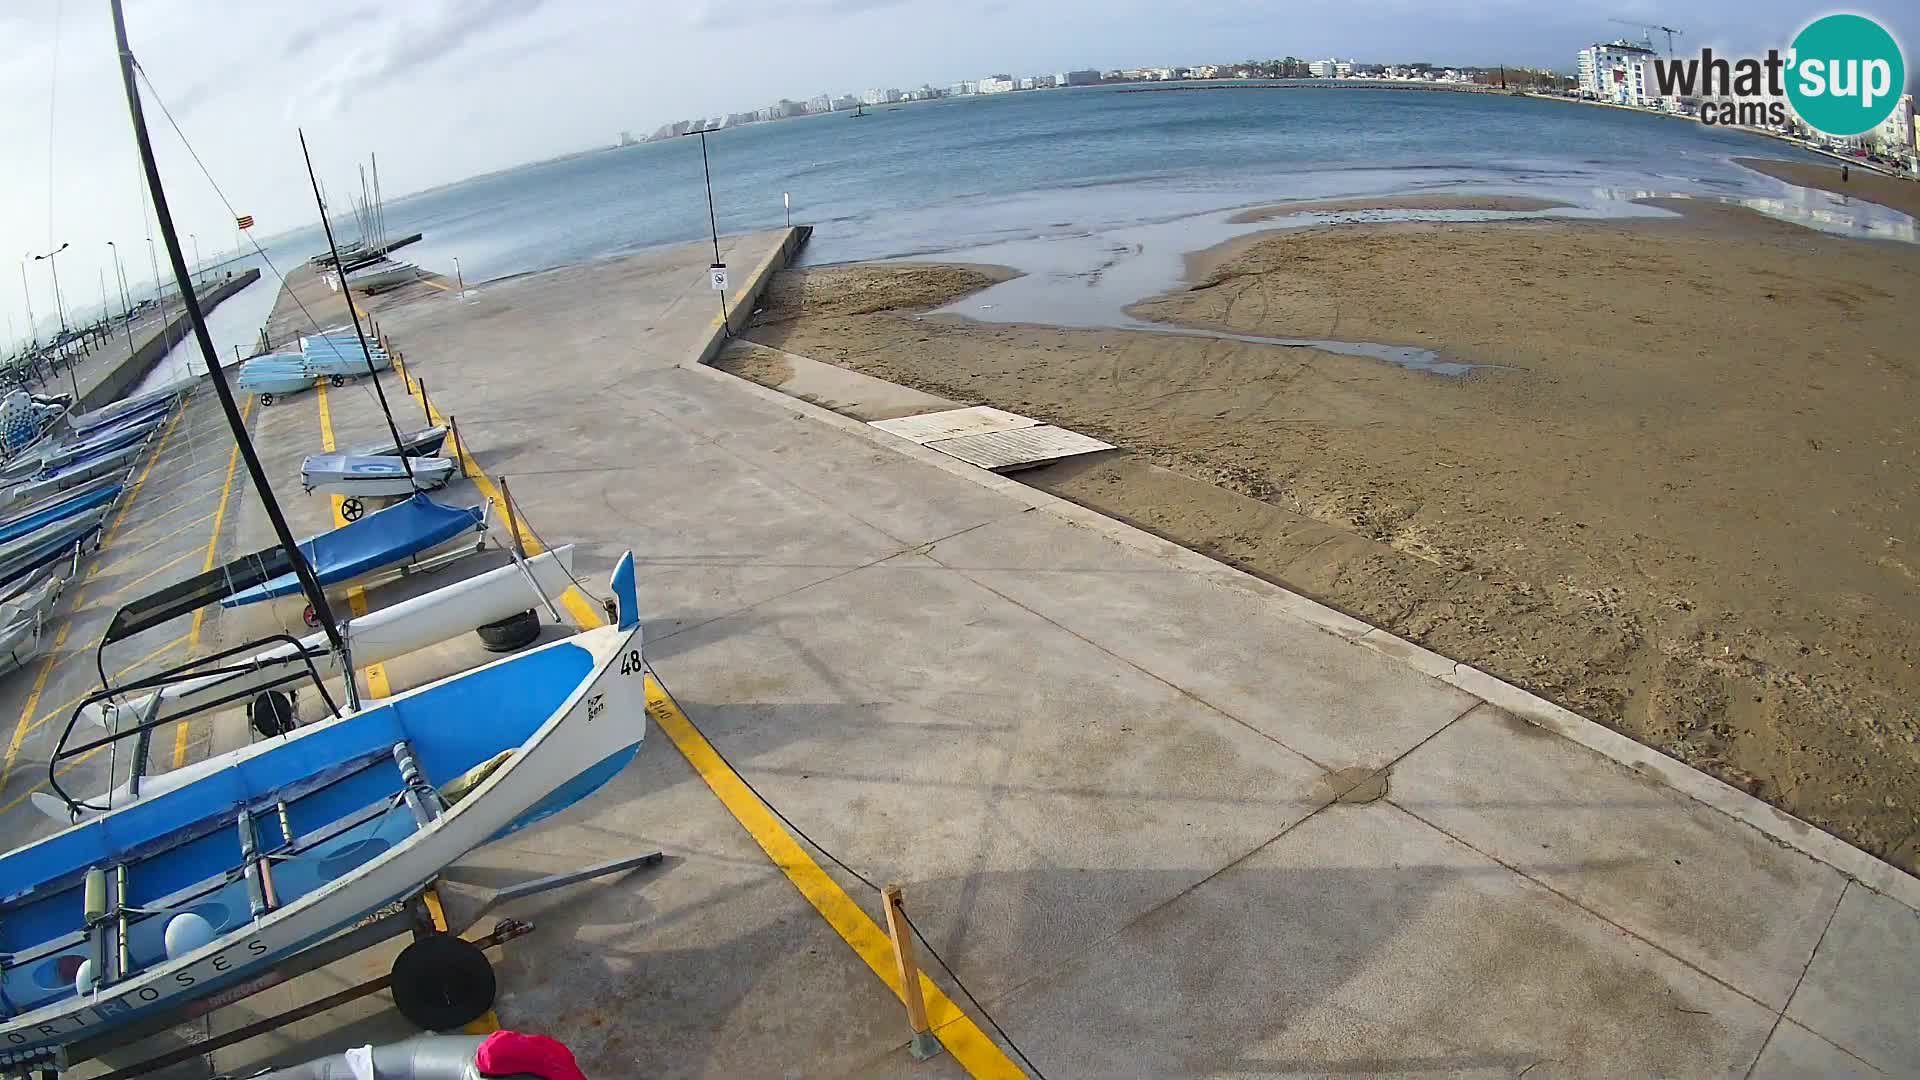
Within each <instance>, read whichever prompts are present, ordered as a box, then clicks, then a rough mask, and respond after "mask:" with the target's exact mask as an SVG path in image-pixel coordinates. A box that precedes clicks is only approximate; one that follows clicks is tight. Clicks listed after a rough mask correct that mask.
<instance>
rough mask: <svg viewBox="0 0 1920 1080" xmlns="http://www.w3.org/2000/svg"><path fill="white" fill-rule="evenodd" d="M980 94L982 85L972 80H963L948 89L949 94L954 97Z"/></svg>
mask: <svg viewBox="0 0 1920 1080" xmlns="http://www.w3.org/2000/svg"><path fill="white" fill-rule="evenodd" d="M979 92H980V84H979V83H977V82H975V81H973V80H972V79H963V80H961V81H960V82H957V83H954V84H953V85H952V86H950V87H948V88H947V93H949V94H952V95H953V96H954V97H966V96H967V95H969V94H977V93H979Z"/></svg>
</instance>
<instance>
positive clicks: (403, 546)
mask: <svg viewBox="0 0 1920 1080" xmlns="http://www.w3.org/2000/svg"><path fill="white" fill-rule="evenodd" d="M492 505H493V504H492V503H488V504H487V505H485V506H468V507H464V508H462V507H453V506H442V505H440V504H439V503H437V502H434V501H433V500H432V499H429V498H427V497H426V496H425V495H415V496H413V497H412V498H410V499H408V500H406V501H405V502H401V503H395V504H394V505H392V506H389V507H387V508H386V509H384V510H377V511H375V512H373V513H371V514H368V515H367V516H365V517H363V518H361V519H360V520H358V521H355V522H352V523H350V524H347V525H343V526H341V527H340V528H338V529H335V530H333V531H332V532H326V533H321V534H320V535H319V536H315V537H310V538H308V539H306V540H302V541H301V542H300V554H301V555H303V556H304V557H305V558H306V561H307V564H308V565H309V566H310V567H312V570H313V578H314V580H315V581H316V582H318V583H319V584H320V585H321V586H322V587H325V586H328V585H337V584H342V583H345V582H349V581H352V580H354V579H356V578H359V577H363V576H365V575H367V574H371V573H373V572H374V571H376V570H381V569H384V568H386V567H389V566H393V565H395V564H397V563H400V562H402V561H404V560H407V559H411V558H413V557H415V556H417V555H420V554H422V553H423V552H426V551H429V550H431V549H433V548H436V547H439V546H440V545H442V544H445V543H447V542H448V541H450V540H453V539H455V538H456V537H458V536H460V535H461V534H463V533H469V532H471V533H475V534H481V535H484V534H485V533H486V530H487V517H488V514H489V513H490V511H491V509H492ZM300 591H301V590H300V581H299V579H298V578H297V577H296V576H295V575H293V574H291V573H287V574H281V575H280V576H278V577H275V578H273V579H271V580H269V581H264V582H261V583H260V584H258V585H255V586H253V587H252V588H248V589H243V590H241V591H240V592H237V593H234V594H233V595H232V596H229V597H227V598H226V599H224V600H221V601H220V604H221V606H223V607H230V608H231V607H243V606H245V605H247V604H257V603H260V602H261V601H263V600H271V599H273V598H275V597H279V596H293V595H295V594H297V593H299V592H300Z"/></svg>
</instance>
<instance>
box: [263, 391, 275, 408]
mask: <svg viewBox="0 0 1920 1080" xmlns="http://www.w3.org/2000/svg"><path fill="white" fill-rule="evenodd" d="M271 404H273V395H272V394H261V395H260V407H261V408H263V409H264V408H266V407H267V406H269V405H271Z"/></svg>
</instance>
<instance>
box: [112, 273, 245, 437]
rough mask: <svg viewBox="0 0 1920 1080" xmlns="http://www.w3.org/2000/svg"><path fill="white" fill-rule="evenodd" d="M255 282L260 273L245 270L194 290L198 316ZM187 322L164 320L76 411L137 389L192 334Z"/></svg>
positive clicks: (182, 315) (181, 314) (177, 316)
mask: <svg viewBox="0 0 1920 1080" xmlns="http://www.w3.org/2000/svg"><path fill="white" fill-rule="evenodd" d="M258 280H260V271H259V270H257V269H248V270H245V271H243V272H241V273H238V274H235V275H234V276H233V277H231V278H229V279H227V280H225V281H222V282H220V283H219V284H217V285H212V286H208V287H205V288H202V289H199V290H197V292H198V294H199V297H200V311H201V313H202V314H205V313H207V312H210V311H212V310H213V309H214V308H216V307H219V306H220V303H221V301H223V300H225V299H226V298H227V297H229V296H232V295H233V294H234V293H237V292H239V291H240V290H241V289H244V288H246V287H247V286H249V285H251V284H253V283H254V282H256V281H258ZM189 322H190V320H189V319H188V318H187V313H186V312H185V311H181V312H178V313H177V314H175V315H174V316H173V317H172V318H170V319H168V320H167V322H166V324H165V325H163V326H161V327H159V328H158V329H156V330H154V331H153V332H152V333H150V334H149V335H148V336H147V340H146V341H145V342H143V343H142V344H141V345H140V347H139V348H137V349H135V350H134V352H133V355H132V356H129V357H127V358H126V359H125V360H122V361H121V362H120V364H119V366H117V367H115V368H113V369H112V370H111V371H108V372H107V373H106V374H105V375H102V376H101V377H100V381H99V382H97V383H95V384H94V385H93V387H92V388H91V389H89V390H87V392H86V393H84V394H82V395H80V407H79V411H81V412H86V411H88V410H90V409H97V408H100V407H101V406H102V405H107V404H110V403H112V402H115V401H118V400H120V398H121V397H123V396H125V394H126V392H127V391H128V390H131V389H133V388H134V387H135V386H138V385H140V380H141V379H144V378H146V375H147V372H149V371H152V370H153V366H154V365H155V364H158V363H159V362H160V359H161V358H162V357H164V356H166V355H167V350H168V349H171V348H172V347H173V346H175V345H177V344H179V343H180V341H181V340H182V339H184V338H185V337H186V336H187V335H188V334H189V333H191V332H192V330H191V328H190V326H189Z"/></svg>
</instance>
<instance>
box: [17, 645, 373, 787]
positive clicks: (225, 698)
mask: <svg viewBox="0 0 1920 1080" xmlns="http://www.w3.org/2000/svg"><path fill="white" fill-rule="evenodd" d="M281 643H284V644H287V645H291V646H293V651H292V652H290V653H283V654H280V655H278V656H273V657H268V658H265V659H261V660H250V661H249V662H248V663H244V664H234V665H228V666H214V667H209V666H208V665H210V664H215V663H216V662H217V661H220V660H224V659H226V658H228V657H231V656H235V655H239V654H242V653H245V654H248V655H253V654H257V653H259V652H262V651H264V650H265V648H267V647H270V646H273V645H276V644H281ZM329 651H330V650H328V649H327V648H325V647H324V646H322V647H320V648H318V649H308V648H307V647H306V646H305V645H302V644H301V642H300V639H298V638H296V637H294V636H292V635H291V634H286V633H278V634H269V635H267V636H265V637H262V638H257V639H255V640H252V641H246V642H242V643H240V644H239V645H235V646H232V647H230V648H226V649H221V650H219V651H217V652H212V653H208V654H207V655H206V656H202V657H198V658H196V659H193V660H189V661H187V662H186V663H184V664H178V665H175V666H174V667H171V668H167V669H166V670H164V671H160V672H157V673H155V674H153V675H148V676H145V677H142V678H139V679H135V680H133V681H132V682H128V683H123V684H121V685H119V686H106V687H102V688H101V689H99V690H96V691H94V692H93V693H91V694H88V695H87V696H86V697H85V698H83V699H81V701H80V703H79V704H77V705H75V706H74V709H73V713H72V715H70V716H68V718H67V725H66V727H65V728H63V729H61V732H60V739H59V741H58V742H57V743H55V745H54V750H53V755H52V756H51V757H50V758H48V759H47V785H48V786H49V787H50V788H52V789H53V793H54V794H55V795H57V796H59V798H60V801H62V802H64V803H66V804H67V809H68V811H69V812H70V813H72V814H75V815H77V814H79V813H80V812H81V811H83V810H94V811H104V810H108V809H111V807H108V806H98V805H95V804H93V803H90V802H87V801H85V800H84V799H77V798H75V797H74V796H72V795H70V794H68V793H67V790H66V789H65V788H63V787H61V786H60V777H59V765H60V763H61V762H63V761H66V760H69V759H72V758H78V757H80V756H83V755H85V754H88V753H91V752H92V751H94V750H97V749H99V748H101V747H103V746H110V745H112V744H114V743H117V742H120V741H121V740H123V739H131V738H136V737H144V736H147V735H148V734H149V733H150V732H152V731H153V730H154V729H156V728H158V727H160V726H162V725H164V724H171V723H174V722H176V721H183V720H186V719H188V718H190V717H193V716H197V715H199V714H201V713H204V712H208V711H210V710H213V709H218V708H221V707H223V706H226V705H230V704H232V703H233V702H235V701H239V700H241V699H243V698H246V697H248V696H250V695H255V694H259V693H261V692H263V691H266V690H272V689H274V688H277V687H281V686H286V685H288V684H290V683H296V682H299V681H300V680H301V679H306V680H308V681H310V682H311V683H313V686H314V688H315V689H316V690H318V691H319V693H320V700H321V701H322V702H323V703H325V705H326V707H327V712H328V713H329V714H330V715H333V716H339V715H340V706H339V705H337V704H336V703H335V702H334V700H333V695H332V694H330V693H328V692H327V685H326V682H325V681H324V680H323V679H322V678H321V677H320V670H319V669H318V668H316V667H315V666H314V663H313V661H314V657H316V656H324V655H326V654H327V653H328V652H329ZM295 662H299V663H301V664H302V665H304V666H305V668H306V671H305V672H301V671H290V672H288V673H286V674H283V675H277V676H275V677H274V678H273V679H272V680H270V681H268V682H266V683H250V684H248V685H247V686H246V687H245V688H243V689H241V690H238V691H236V692H234V693H230V694H224V695H222V696H220V697H218V698H215V699H213V700H210V701H203V702H200V703H199V704H196V705H194V706H192V707H190V708H186V709H182V710H180V711H179V712H175V713H172V714H170V715H168V716H165V717H158V718H156V717H155V716H154V715H153V714H155V713H158V712H159V708H158V705H159V699H158V697H157V696H156V698H155V701H154V706H155V707H154V708H153V709H152V710H151V711H150V712H149V714H148V716H146V717H144V718H142V719H141V720H140V722H138V723H136V724H133V725H131V726H129V727H126V728H119V729H115V730H112V731H109V732H107V733H106V734H105V735H102V736H100V737H99V738H96V739H92V740H89V741H87V742H84V743H81V744H80V745H78V746H69V745H68V741H69V740H70V739H72V738H73V732H74V727H75V725H77V724H78V723H79V722H80V716H81V714H82V713H83V712H85V711H86V709H87V707H88V706H89V705H93V704H96V703H98V702H102V701H108V700H110V699H112V698H115V697H119V696H123V695H126V694H131V693H137V692H139V691H143V690H154V691H156V692H157V691H158V690H160V689H161V688H164V687H166V686H170V685H173V684H174V683H179V682H186V681H189V680H193V679H204V678H209V677H213V678H218V677H222V676H229V675H246V674H252V673H257V672H260V671H264V670H267V669H268V667H269V666H270V665H282V664H293V663H295ZM137 756H138V755H136V757H137ZM140 767H141V763H140V762H139V761H137V760H136V761H135V762H134V765H133V768H135V769H136V770H138V769H140ZM107 791H108V793H109V794H111V793H112V791H113V777H112V776H111V775H109V776H108V777H107Z"/></svg>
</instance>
